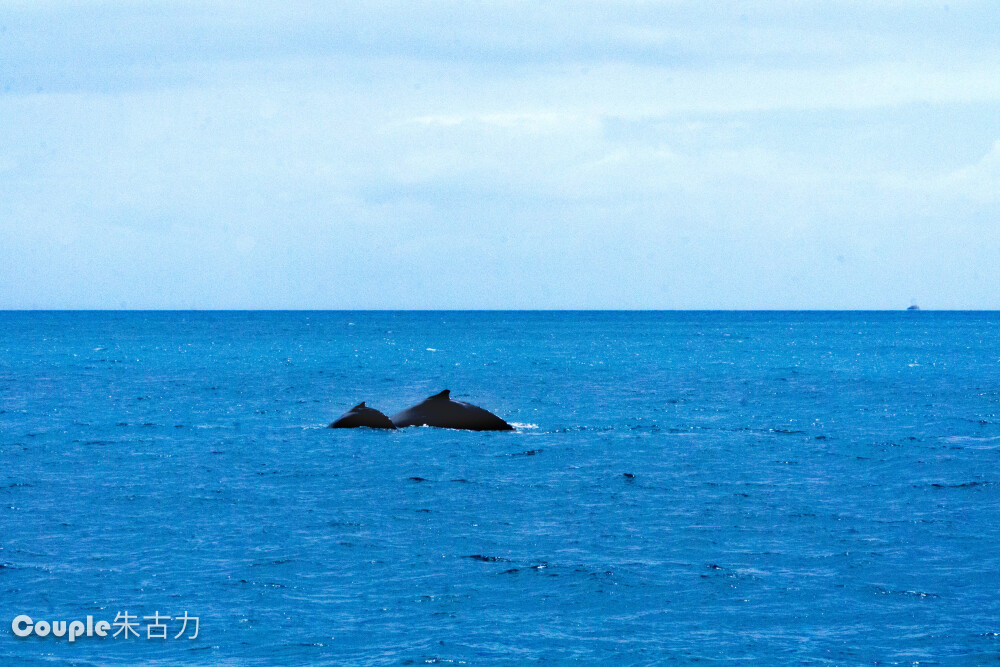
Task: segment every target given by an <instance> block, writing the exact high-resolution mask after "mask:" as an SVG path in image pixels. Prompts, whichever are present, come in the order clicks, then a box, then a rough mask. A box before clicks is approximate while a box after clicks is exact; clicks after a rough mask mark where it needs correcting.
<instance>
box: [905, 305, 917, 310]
mask: <svg viewBox="0 0 1000 667" xmlns="http://www.w3.org/2000/svg"><path fill="white" fill-rule="evenodd" d="M907 310H920V306H918V305H917V304H913V305H912V306H910V307H909V308H907Z"/></svg>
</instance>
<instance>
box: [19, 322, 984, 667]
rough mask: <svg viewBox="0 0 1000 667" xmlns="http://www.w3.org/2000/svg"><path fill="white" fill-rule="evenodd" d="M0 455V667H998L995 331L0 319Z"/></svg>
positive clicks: (912, 325)
mask: <svg viewBox="0 0 1000 667" xmlns="http://www.w3.org/2000/svg"><path fill="white" fill-rule="evenodd" d="M443 389H450V390H451V392H452V396H453V397H454V398H457V399H458V400H463V401H468V402H471V403H475V404H477V405H480V406H482V407H485V408H487V409H489V410H491V411H493V412H495V413H496V414H498V415H499V416H501V417H503V418H504V419H506V420H507V421H508V422H511V423H512V424H514V425H515V426H516V431H514V432H485V433H478V432H461V431H452V430H445V429H433V428H426V427H419V428H408V429H402V430H399V431H394V432H388V431H375V430H369V429H357V430H339V429H338V430H332V429H327V428H325V427H326V426H327V424H329V423H330V422H331V421H333V420H334V419H335V418H336V417H338V416H340V415H341V414H342V413H344V412H345V411H347V410H348V409H349V408H350V407H351V406H353V405H355V404H357V403H359V402H361V401H366V402H367V403H368V405H370V406H372V407H375V408H378V409H380V410H382V411H383V412H385V413H387V414H392V413H394V412H397V411H399V410H402V409H403V408H406V407H408V406H410V405H412V404H414V403H416V402H418V401H420V400H422V399H424V398H426V397H427V396H430V395H431V394H434V393H437V392H439V391H441V390H443ZM0 456H2V459H0V460H2V467H0V590H2V591H3V597H2V600H3V605H2V607H3V610H4V617H3V619H2V621H3V623H2V624H0V663H3V664H18V665H40V664H56V663H58V664H76V665H105V664H113V665H134V664H150V665H175V664H176V665H179V664H191V663H194V664H212V665H229V664H231V665H272V664H275V665H305V664H328V665H382V664H387V665H404V664H468V665H482V664H491V665H494V664H495V665H514V664H562V663H569V662H578V663H584V664H623V665H649V664H659V663H662V662H667V661H672V662H676V663H682V664H683V663H688V662H701V663H708V664H727V665H729V664H734V663H748V664H772V665H773V664H818V665H821V664H829V665H851V664H901V665H910V664H917V663H920V664H981V663H984V662H994V661H996V660H998V659H1000V594H998V583H1000V576H998V572H1000V313H988V312H929V311H921V312H299V311H296V312H4V313H0ZM126 613H127V614H128V615H130V616H132V617H133V618H135V619H137V621H136V626H135V627H133V626H132V625H130V624H129V623H128V618H127V617H123V616H122V615H123V614H126ZM20 616H26V617H28V618H30V623H31V625H30V626H29V625H26V623H28V621H24V620H22V622H21V625H20V626H18V627H20V628H21V629H24V628H29V629H30V628H36V629H38V630H39V633H40V631H41V629H42V628H41V627H39V623H42V626H44V624H45V623H49V624H51V623H53V622H66V623H72V622H73V621H77V620H78V621H79V622H80V623H81V626H79V627H85V626H86V622H87V617H88V616H90V617H91V626H93V625H94V624H96V623H98V622H100V621H105V622H107V624H108V625H109V626H111V629H110V631H108V632H107V637H104V638H101V637H99V636H97V634H96V633H93V632H92V633H91V636H87V633H86V632H83V633H82V636H77V637H76V638H75V640H74V641H73V642H70V641H69V640H68V635H64V636H62V637H56V636H54V635H53V634H49V635H48V636H44V637H41V636H38V634H39V633H35V632H33V633H31V634H29V635H28V636H27V637H23V638H22V637H18V636H16V635H15V633H14V629H15V626H16V625H17V624H16V623H15V620H16V618H17V617H20ZM185 616H186V617H187V618H188V622H187V625H186V626H182V624H183V623H184V621H182V620H181V619H183V618H184V617H185ZM146 617H151V619H152V620H144V619H145V618H146ZM159 617H164V618H166V617H169V620H166V621H162V622H161V620H160V618H159ZM179 617H180V618H179ZM195 618H197V619H198V621H197V636H194V634H195V625H194V623H195V622H194V620H193V619H195ZM116 620H117V621H118V623H117V624H115V623H114V621H116ZM160 626H164V627H162V628H161V627H160ZM56 627H58V626H56ZM133 629H134V630H135V632H136V633H137V634H138V635H139V636H135V635H134V634H132V630H133ZM116 630H117V631H119V632H120V634H119V635H118V636H117V637H113V636H112V632H114V631H116ZM178 632H180V633H181V634H180V636H178ZM77 634H78V635H80V634H81V633H80V632H77ZM160 634H165V637H160V636H159V635H160ZM151 635H152V636H151ZM126 637H128V638H126Z"/></svg>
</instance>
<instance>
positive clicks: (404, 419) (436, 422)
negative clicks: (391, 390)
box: [392, 389, 514, 431]
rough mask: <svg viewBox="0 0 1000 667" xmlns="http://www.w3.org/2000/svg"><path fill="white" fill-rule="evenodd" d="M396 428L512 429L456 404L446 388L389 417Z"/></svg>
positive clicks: (473, 407) (482, 412)
mask: <svg viewBox="0 0 1000 667" xmlns="http://www.w3.org/2000/svg"><path fill="white" fill-rule="evenodd" d="M392 423H393V424H394V425H395V426H396V428H404V427H406V426H436V427H438V428H455V429H462V430H468V431H512V430H514V427H512V426H511V425H510V424H508V423H507V422H505V421H504V420H503V419H501V418H500V417H497V416H496V415H495V414H493V413H492V412H490V411H489V410H484V409H483V408H480V407H479V406H476V405H472V404H471V403H465V402H462V401H455V400H452V398H451V392H450V391H449V390H447V389H445V390H444V391H442V392H441V393H438V394H434V395H433V396H430V397H428V398H426V399H424V400H423V401H421V402H420V403H417V404H416V405H414V406H413V407H410V408H407V409H406V410H403V411H402V412H398V413H396V414H394V415H393V416H392Z"/></svg>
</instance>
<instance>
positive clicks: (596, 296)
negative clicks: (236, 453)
mask: <svg viewBox="0 0 1000 667" xmlns="http://www.w3.org/2000/svg"><path fill="white" fill-rule="evenodd" d="M246 5H250V6H249V7H248V6H246ZM998 268H1000V3H998V2H995V1H994V0H990V1H983V2H950V3H947V4H945V3H936V2H935V3H932V2H920V1H917V0H908V1H906V2H902V1H899V2H896V1H887V0H885V1H884V0H865V1H863V2H797V1H796V2H792V1H785V0H775V1H770V2H766V3H754V2H728V3H727V2H711V3H708V2H703V1H701V0H699V1H697V2H669V3H655V2H641V1H640V2H630V3H625V2H618V1H615V2H587V1H583V2H545V3H539V2H528V1H507V2H505V1H497V2H491V3H473V2H419V1H406V2H382V3H366V2H349V3H348V2H344V3H327V2H297V1H295V0H283V1H282V2H276V3H267V2H259V3H242V2H214V1H211V0H199V1H197V2H129V1H122V0H116V1H113V2H90V1H83V2H53V1H47V0H31V1H27V2H20V1H13V2H11V1H9V0H0V308H8V309H10V308H14V309H19V308H71V309H72V308H98V309H104V308H112V309H114V308H130V309H132V308H143V309H145V308H168V309H174V308H197V309H215V308H219V309H230V308H239V309H245V308H246V309H257V308H265V309H272V308H288V309H299V308H316V309H328V308H329V309H368V308H372V309H383V308H393V309H395V308H403V309H425V308H435V309H436V308H442V309H452V308H455V309H464V308H471V309H522V308H525V309H535V308H545V309H548V308H555V309H561V308H567V309H576V308H584V309H589V308H599V309H605V308H609V309H634V308H641V309H901V308H905V307H907V306H909V305H910V304H911V303H917V304H919V305H920V306H921V307H922V308H925V309H928V308H939V309H1000V278H998Z"/></svg>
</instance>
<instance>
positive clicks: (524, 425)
mask: <svg viewBox="0 0 1000 667" xmlns="http://www.w3.org/2000/svg"><path fill="white" fill-rule="evenodd" d="M510 425H511V426H513V427H514V428H518V429H529V428H538V424H527V423H522V422H510Z"/></svg>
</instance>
